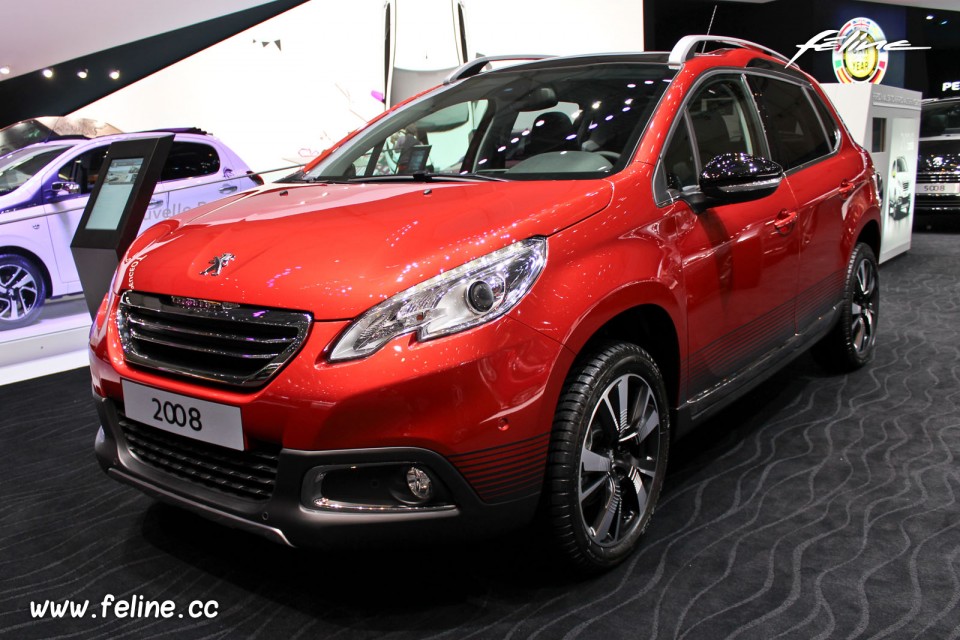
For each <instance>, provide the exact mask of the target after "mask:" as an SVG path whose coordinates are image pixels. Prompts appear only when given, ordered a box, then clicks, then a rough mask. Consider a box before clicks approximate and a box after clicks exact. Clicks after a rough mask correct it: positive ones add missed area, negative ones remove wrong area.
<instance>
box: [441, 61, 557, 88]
mask: <svg viewBox="0 0 960 640" xmlns="http://www.w3.org/2000/svg"><path fill="white" fill-rule="evenodd" d="M552 57H553V56H545V55H540V54H531V55H517V54H510V55H505V56H482V57H479V58H477V59H476V60H471V61H470V62H467V63H466V64H464V65H462V66H460V67H458V68H457V69H454V70H453V72H452V73H451V74H450V75H449V76H447V77H446V78H445V79H444V80H443V84H450V83H451V82H456V81H457V80H463V79H464V78H469V77H470V76H475V75H477V74H479V73H480V72H481V71H482V70H483V68H484V67H485V66H487V63H490V62H501V61H504V60H518V61H524V60H543V59H545V58H552Z"/></svg>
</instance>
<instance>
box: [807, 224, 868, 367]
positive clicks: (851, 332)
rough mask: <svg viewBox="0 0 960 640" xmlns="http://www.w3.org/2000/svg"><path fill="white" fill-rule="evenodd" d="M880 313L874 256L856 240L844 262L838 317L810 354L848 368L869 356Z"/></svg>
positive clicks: (860, 364) (826, 363)
mask: <svg viewBox="0 0 960 640" xmlns="http://www.w3.org/2000/svg"><path fill="white" fill-rule="evenodd" d="M879 314H880V274H879V269H878V268H877V258H876V256H875V255H874V253H873V249H871V248H870V247H869V246H868V245H866V244H864V243H862V242H860V243H857V246H856V247H854V249H853V254H852V255H851V256H850V261H849V262H848V263H847V279H846V284H845V286H844V290H843V301H842V303H841V308H840V318H839V320H838V321H837V324H836V325H835V326H834V328H833V330H832V331H831V332H830V333H829V334H827V336H826V337H825V338H824V339H823V340H821V341H820V342H819V343H818V344H817V345H816V346H815V347H814V351H813V354H814V356H815V357H816V358H817V360H818V361H819V362H820V363H821V364H823V365H825V366H826V367H827V368H828V369H833V370H837V371H852V370H854V369H858V368H860V367H862V366H863V365H865V364H866V363H867V362H869V361H870V359H871V358H872V357H873V353H874V351H875V350H876V346H877V320H878V319H879Z"/></svg>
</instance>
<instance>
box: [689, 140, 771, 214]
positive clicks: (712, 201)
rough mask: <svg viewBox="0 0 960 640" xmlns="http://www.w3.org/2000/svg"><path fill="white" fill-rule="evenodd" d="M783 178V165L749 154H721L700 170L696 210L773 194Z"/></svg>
mask: <svg viewBox="0 0 960 640" xmlns="http://www.w3.org/2000/svg"><path fill="white" fill-rule="evenodd" d="M782 180H783V167H781V166H780V165H779V164H777V163H776V162H773V161H772V160H767V159H766V158H759V157H756V156H751V155H749V154H746V153H721V154H720V155H718V156H716V157H715V158H714V159H713V160H711V161H710V162H708V163H707V164H706V166H705V167H704V168H703V171H702V172H701V173H700V194H699V195H700V197H698V198H696V199H695V200H694V201H693V202H691V203H690V204H691V206H692V207H693V208H694V210H695V211H697V212H699V211H703V210H704V209H707V208H709V207H712V206H715V205H720V204H734V203H737V202H748V201H750V200H759V199H760V198H765V197H767V196H769V195H771V194H772V193H773V192H774V191H776V190H777V188H778V187H779V186H780V182H781V181H782Z"/></svg>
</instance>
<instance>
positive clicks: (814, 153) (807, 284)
mask: <svg viewBox="0 0 960 640" xmlns="http://www.w3.org/2000/svg"><path fill="white" fill-rule="evenodd" d="M747 81H748V83H749V85H750V87H751V89H752V90H753V93H754V96H755V97H756V100H757V104H758V107H759V110H760V114H761V118H762V119H763V122H764V126H765V128H766V130H767V135H768V137H769V139H770V146H771V153H772V158H773V160H774V161H775V162H777V163H778V164H780V165H781V166H782V167H783V169H784V171H785V172H786V182H787V184H788V185H789V187H790V189H791V191H792V192H793V194H794V197H795V198H796V199H797V202H798V206H797V214H798V218H797V235H798V236H799V238H800V271H799V278H798V291H797V327H798V331H799V332H801V333H803V332H805V331H808V330H810V329H811V328H812V327H813V326H814V325H815V324H816V323H817V321H818V320H819V319H821V318H825V319H829V318H830V317H831V316H830V314H829V312H830V310H831V308H832V307H833V305H835V304H836V303H837V302H838V301H839V300H840V299H841V297H842V291H843V285H844V281H845V269H846V265H847V259H848V258H849V256H845V255H841V247H842V245H843V243H841V242H840V238H841V237H842V234H843V219H844V216H845V203H846V201H847V199H848V198H849V196H850V195H851V193H852V192H853V190H854V189H856V188H858V187H860V186H862V185H863V183H864V182H865V181H866V180H867V177H866V176H865V175H864V172H863V161H862V159H861V158H860V156H859V154H857V153H840V152H839V147H840V132H839V129H838V128H837V126H838V125H837V123H836V122H835V121H834V120H833V116H832V115H831V114H830V113H829V110H828V109H827V107H826V106H825V105H824V104H823V103H822V100H821V99H820V97H819V95H817V94H816V92H815V91H814V90H813V88H812V87H810V86H809V85H807V84H806V82H805V81H803V80H800V79H797V80H796V81H794V80H788V79H786V78H780V77H773V76H770V75H760V74H751V75H749V76H748V80H747Z"/></svg>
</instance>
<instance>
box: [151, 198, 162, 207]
mask: <svg viewBox="0 0 960 640" xmlns="http://www.w3.org/2000/svg"><path fill="white" fill-rule="evenodd" d="M161 204H163V200H162V199H160V200H151V201H150V206H151V207H157V206H159V205H161Z"/></svg>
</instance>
